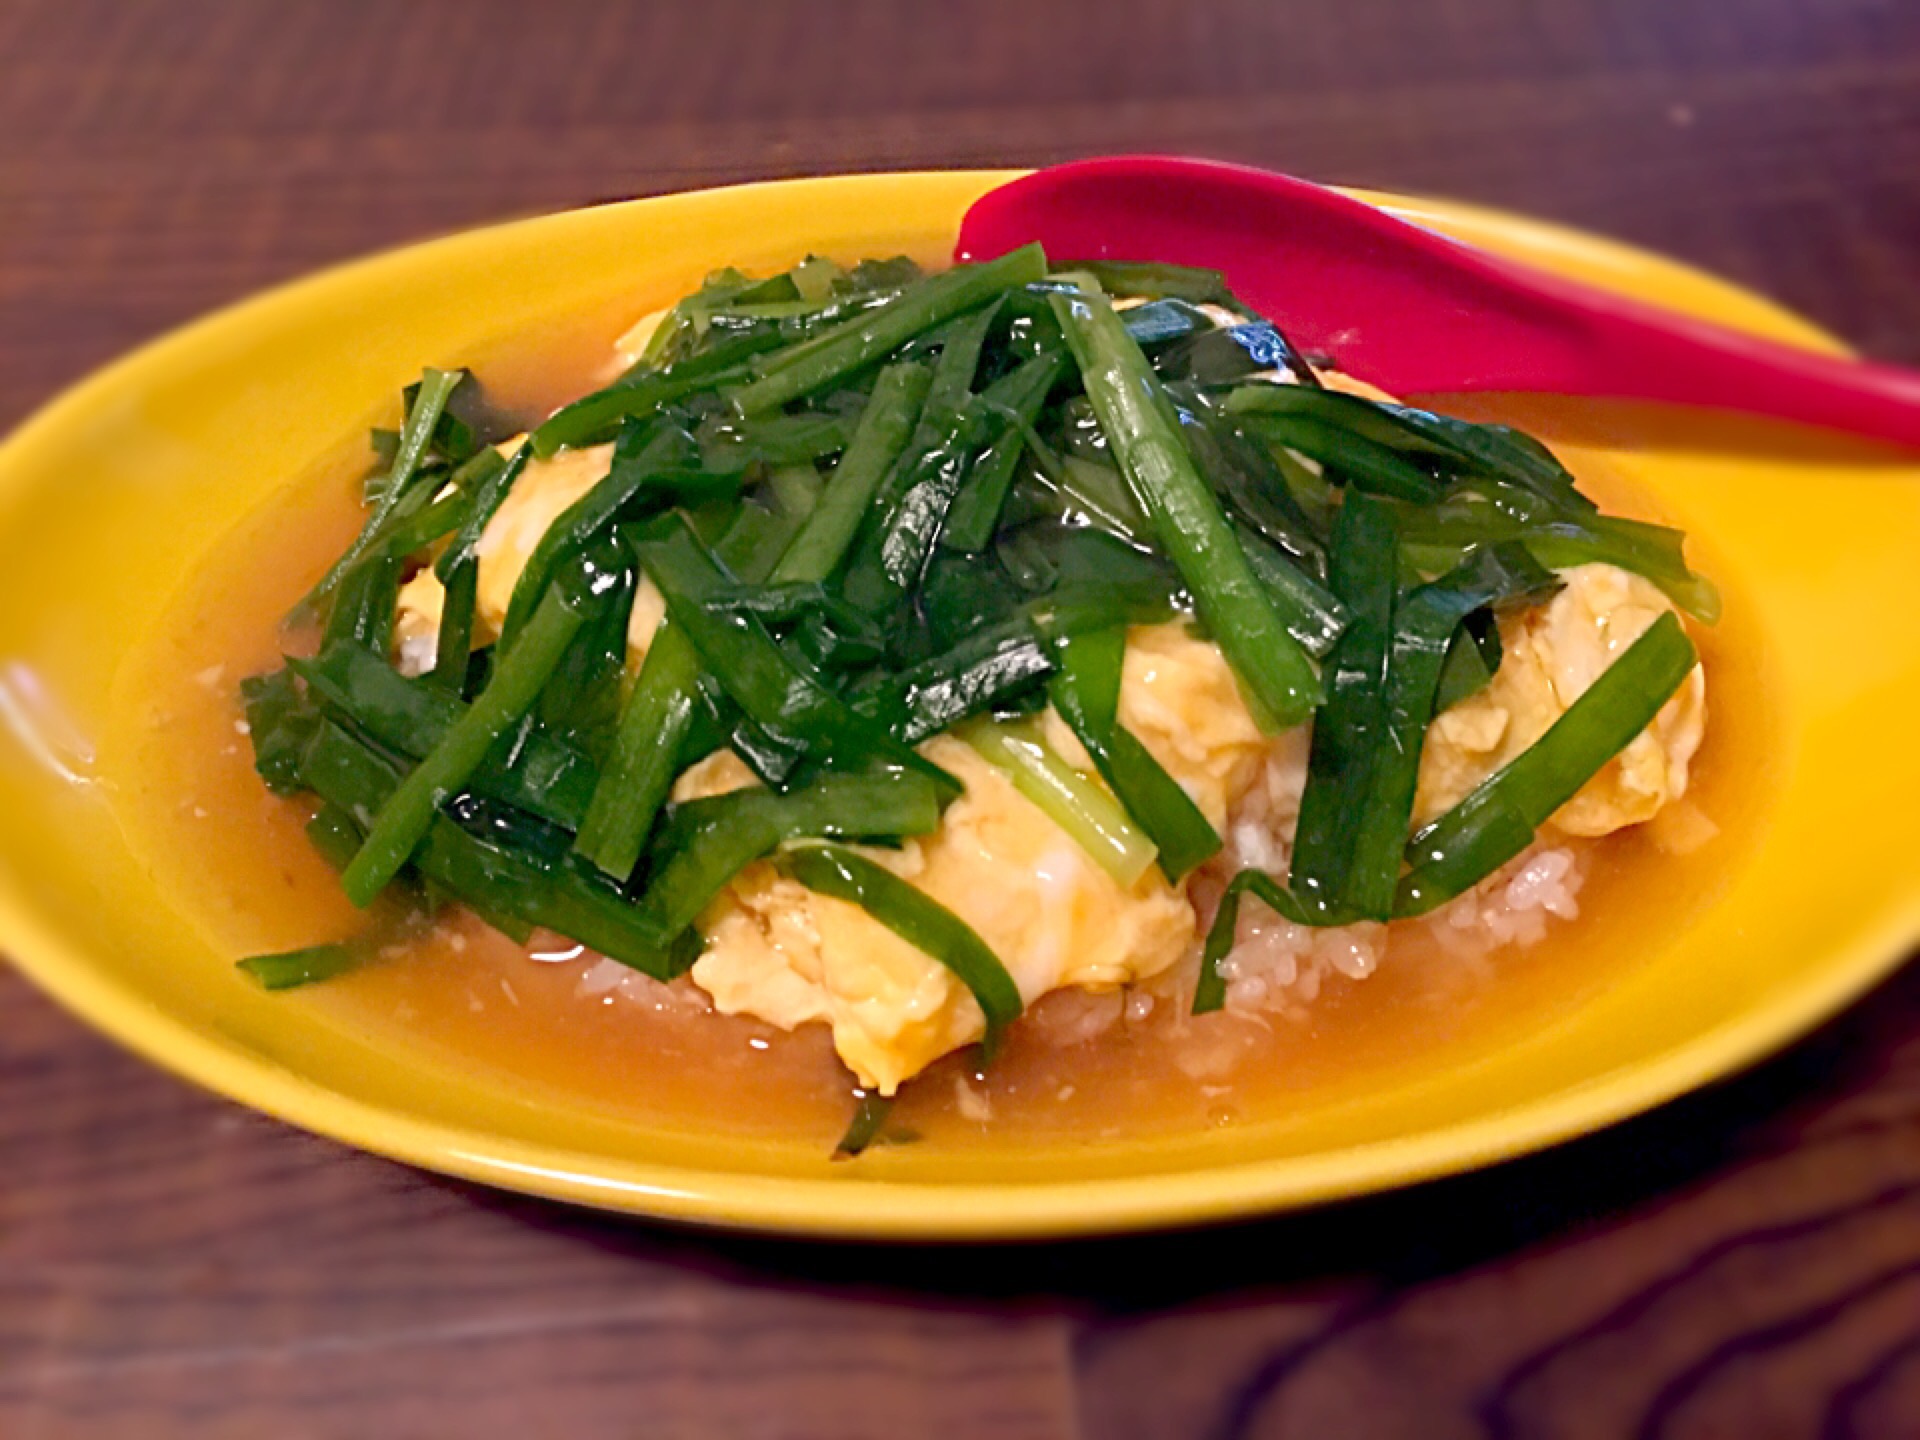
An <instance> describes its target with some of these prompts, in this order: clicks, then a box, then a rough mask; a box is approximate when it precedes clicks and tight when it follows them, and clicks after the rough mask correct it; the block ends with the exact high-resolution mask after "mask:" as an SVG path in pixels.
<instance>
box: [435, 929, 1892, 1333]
mask: <svg viewBox="0 0 1920 1440" xmlns="http://www.w3.org/2000/svg"><path fill="white" fill-rule="evenodd" d="M1916 1017H1920V965H1914V964H1909V965H1908V966H1907V967H1906V968H1905V969H1904V970H1902V971H1901V972H1899V973H1898V974H1897V975H1895V976H1894V977H1893V978H1892V979H1891V980H1889V981H1888V982H1886V983H1885V984H1883V985H1882V986H1880V987H1879V988H1878V989H1877V990H1875V991H1874V992H1872V993H1871V994H1870V995H1869V996H1868V997H1866V998H1865V999H1864V1000H1862V1001H1861V1002H1859V1003H1858V1004H1856V1005H1855V1006H1854V1007H1853V1008H1851V1009H1850V1010H1848V1011H1847V1012H1845V1013H1844V1014H1843V1015H1841V1016H1840V1017H1838V1018H1837V1019H1835V1020H1833V1021H1831V1022H1830V1023H1829V1024H1827V1025H1826V1026H1824V1027H1823V1028H1822V1029H1820V1030H1818V1031H1816V1032H1815V1033H1814V1034H1813V1035H1811V1036H1809V1037H1808V1038H1807V1039H1805V1040H1803V1041H1801V1042H1800V1043H1799V1044H1798V1045H1796V1046H1794V1047H1793V1048H1792V1049H1790V1050H1788V1051H1786V1052H1785V1053H1784V1054H1781V1055H1779V1056H1777V1057H1775V1058H1774V1059H1772V1060H1770V1061H1767V1062H1765V1063H1763V1064H1761V1065H1759V1066H1757V1067H1755V1068H1754V1069H1752V1070H1749V1071H1746V1072H1745V1073H1743V1074H1741V1075H1738V1076H1736V1077H1734V1078H1733V1079H1731V1080H1727V1081H1723V1082H1721V1083H1719V1084H1716V1085H1713V1086H1710V1087H1708V1088H1706V1089H1703V1090H1700V1091H1696V1092H1694V1093H1693V1094H1690V1095H1686V1096H1683V1097H1681V1098H1680V1099H1678V1100H1674V1101H1671V1102H1669V1103H1668V1104H1666V1105H1664V1106H1662V1107H1660V1108H1659V1109H1657V1110H1655V1111H1653V1112H1651V1113H1649V1114H1647V1115H1643V1116H1640V1117H1639V1118H1637V1119H1633V1120H1629V1121H1626V1122H1623V1123H1621V1124H1619V1125H1615V1126H1612V1127H1611V1128H1609V1129H1607V1130H1604V1131H1601V1132H1600V1133H1598V1134H1596V1135H1592V1136H1588V1137H1586V1138H1583V1139H1580V1140H1575V1141H1572V1142H1569V1143H1567V1144H1564V1145H1560V1146H1558V1147H1556V1148H1554V1149H1552V1150H1549V1151H1546V1152H1544V1153H1541V1154H1538V1155H1532V1156H1528V1157H1524V1158H1521V1159H1518V1160H1512V1161H1508V1162H1505V1163H1503V1164H1499V1165H1495V1166H1492V1167H1490V1168H1488V1169H1484V1170H1480V1171H1476V1172H1474V1173H1471V1174H1467V1175H1461V1176H1456V1177H1452V1178H1449V1179H1443V1180H1436V1181H1430V1182H1428V1183H1425V1184H1422V1185H1417V1186H1413V1187H1411V1188H1408V1189H1403V1190H1398V1191H1394V1192H1390V1193H1387V1194H1383V1195H1376V1196H1369V1197H1365V1198H1362V1199H1358V1200H1352V1201H1347V1202H1345V1203H1341V1204H1332V1205H1325V1206H1321V1207H1318V1208H1315V1209H1310V1210H1305V1211H1301V1212H1296V1213H1293V1214H1287V1215H1280V1216H1276V1217H1273V1218H1269V1219H1263V1220H1257V1221H1248V1222H1242V1223H1234V1224H1224V1225H1217V1226H1211V1227H1206V1228H1200V1229H1189V1230H1178V1231H1169V1232H1161V1233H1152V1234H1145V1235H1127V1236H1117V1237H1106V1238H1098V1239H1085V1240H1057V1239H1056V1240H1047V1241H1042V1242H1021V1243H992V1244H982V1243H966V1244H898V1243H868V1242H846V1241H822V1240H788V1239H780V1238H776V1237H767V1236H756V1235H734V1234H726V1233H721V1232H714V1231H702V1230H695V1229H689V1228H677V1227H665V1226H661V1225H658V1224H652V1223H648V1222H644V1221H637V1220H632V1219H628V1218H625V1217H621V1216H615V1215H608V1214H602V1213H599V1212H594V1211H585V1210H578V1209H574V1208H571V1207H568V1206H564V1205H560V1204H557V1203H554V1202H551V1201H545V1200H538V1199H534V1198H531V1197H526V1196H516V1195H509V1194H504V1193H501V1192H496V1191H491V1190H484V1189H481V1188H479V1187H476V1186H469V1185H465V1184H462V1183H461V1182H455V1181H443V1182H440V1183H443V1184H447V1185H449V1186H452V1187H454V1188H457V1189H460V1190H463V1191H465V1192H466V1193H467V1194H469V1195H470V1196H471V1198H472V1201H473V1203H474V1204H475V1205H477V1206H481V1207H484V1208H488V1209H493V1210H496V1211H501V1212H505V1213H507V1214H511V1215H515V1216H517V1217H518V1218H520V1219H522V1220H524V1221H525V1222H526V1223H528V1224H531V1225H538V1226H540V1227H542V1228H544V1229H546V1230H548V1231H550V1232H555V1233H560V1234H568V1235H572V1236H574V1237H576V1238H577V1239H578V1240H580V1241H581V1242H582V1243H585V1244H589V1245H594V1246H599V1247H602V1248H604V1249H606V1250H609V1251H612V1252H617V1253H619V1254H622V1255H625V1256H629V1257H631V1258H634V1259H638V1260H644V1261H646V1262H648V1263H652V1264H662V1265H670V1266H680V1267H685V1268H688V1269H691V1270H695V1271H698V1272H701V1273H704V1274H708V1275H711V1276H713V1277H714V1278H717V1279H723V1280H726V1281H729V1282H732V1283H736V1284H760V1285H773V1286H803V1287H806V1288H808V1289H815V1290H817V1289H823V1288H824V1289H833V1290H839V1291H842V1292H846V1293H852V1294H859V1295H862V1296H864V1297H865V1298H868V1299H875V1300H881V1301H885V1300H888V1299H893V1300H897V1301H899V1302H902V1303H908V1304H915V1305H928V1304H932V1305H952V1306H956V1307H962V1308H982V1307H984V1308H998V1307H1000V1306H1004V1305H1010V1304H1017V1305H1020V1306H1022V1307H1026V1306H1033V1305H1041V1306H1047V1307H1060V1308H1066V1309H1073V1310H1086V1311H1089V1312H1091V1313H1096V1314H1101V1313H1104V1314H1125V1313H1128V1312H1131V1311H1137V1310H1148V1309H1159V1308H1163V1307H1167V1306H1174V1305H1180V1304H1184V1303H1188V1302H1192V1301H1196V1300H1201V1299H1206V1298H1210V1297H1211V1298H1218V1297H1221V1296H1224V1295H1230V1294H1234V1293H1246V1292H1252V1291H1259V1290H1262V1289H1270V1288H1274V1287H1280V1286H1288V1287H1295V1286H1302V1285H1313V1284H1315V1283H1316V1282H1319V1283H1325V1282H1329V1281H1334V1280H1338V1279H1341V1278H1351V1277H1354V1276H1365V1277H1367V1278H1368V1279H1369V1280H1370V1281H1371V1283H1373V1284H1375V1285H1380V1284H1384V1285H1386V1286H1388V1287H1402V1286H1408V1285H1414V1284H1419V1283H1421V1282H1423V1281H1426V1280H1430V1279H1434V1278H1438V1277H1441V1276H1445V1275H1450V1274H1454V1273H1457V1272H1460V1271H1463V1270H1469V1269H1472V1268H1475V1267H1478V1266H1481V1265H1485V1264H1487V1263H1489V1262H1492V1261H1496V1260H1499V1259H1500V1258H1502V1257H1504V1256H1507V1255H1509V1254H1511V1253H1513V1252H1515V1251H1518V1250H1522V1249H1524V1248H1526V1247H1529V1246H1533V1245H1537V1244H1540V1243H1542V1242H1545V1241H1549V1240H1551V1239H1553V1238H1555V1237H1557V1236H1561V1235H1564V1234H1566V1233H1568V1232H1573V1231H1577V1230H1579V1229H1581V1228H1583V1227H1587V1226H1590V1225H1595V1224H1598V1223H1601V1222H1604V1221H1606V1220H1607V1219H1609V1218H1611V1217H1617V1216H1620V1215H1622V1214H1624V1213H1625V1212H1629V1211H1632V1210H1634V1209H1636V1208H1638V1207H1640V1206H1643V1205H1646V1204H1647V1203H1649V1202H1650V1201H1653V1200H1656V1199H1658V1198H1659V1197H1661V1196H1663V1195H1666V1194H1669V1193H1671V1192H1674V1191H1677V1190H1681V1189H1684V1188H1685V1187H1687V1186H1689V1185H1693V1184H1696V1183H1698V1182H1700V1181H1703V1180H1705V1179H1706V1178H1708V1177H1710V1176H1713V1175H1715V1174H1716V1173H1718V1172H1723V1171H1726V1170H1728V1169H1730V1168H1732V1167H1736V1166H1738V1165H1739V1164H1741V1163H1742V1162H1744V1161H1749V1160H1753V1159H1755V1158H1757V1157H1762V1156H1765V1155H1768V1154H1771V1153H1775V1152H1778V1151H1779V1150H1781V1149H1784V1148H1788V1147H1791V1146H1795V1145H1799V1146H1806V1145H1809V1144H1816V1143H1819V1139H1818V1138H1816V1137H1815V1136H1813V1135H1810V1134H1808V1133H1807V1132H1808V1129H1809V1127H1810V1125H1811V1123H1812V1122H1813V1121H1815V1120H1817V1119H1818V1118H1819V1117H1820V1116H1822V1115H1823V1114H1824V1113H1826V1112H1827V1111H1829V1110H1831V1109H1832V1108H1833V1107H1834V1105H1835V1102H1837V1101H1838V1100H1839V1099H1841V1098H1842V1097H1843V1096H1845V1095H1846V1094H1848V1093H1849V1092H1851V1091H1855V1090H1857V1089H1860V1088H1863V1087H1864V1086H1865V1085H1866V1084H1867V1083H1868V1081H1869V1080H1870V1079H1871V1077H1872V1076H1873V1075H1874V1074H1875V1073H1877V1072H1878V1071H1879V1070H1880V1069H1882V1068H1883V1067H1884V1065H1885V1063H1886V1061H1887V1058H1888V1055H1889V1052H1891V1051H1892V1050H1893V1049H1894V1048H1895V1047H1896V1046H1898V1045H1899V1043H1900V1042H1901V1040H1902V1039H1904V1038H1906V1037H1907V1036H1910V1035H1911V1034H1912V1033H1913V1032H1914V1031H1915V1029H1916V1028H1920V1027H1917V1025H1916ZM1872 1123H1874V1122H1873V1121H1871V1120H1866V1121H1861V1122H1855V1123H1851V1124H1850V1123H1847V1122H1846V1121H1845V1120H1844V1119H1841V1120H1838V1121H1836V1122H1833V1127H1832V1128H1830V1129H1829V1128H1825V1127H1823V1128H1822V1129H1821V1130H1820V1132H1819V1136H1820V1137H1823V1138H1835V1137H1837V1136H1838V1135H1841V1134H1852V1133H1853V1132H1854V1131H1855V1130H1857V1129H1858V1128H1859V1125H1860V1124H1872Z"/></svg>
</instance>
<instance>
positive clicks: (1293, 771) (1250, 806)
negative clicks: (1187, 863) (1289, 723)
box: [1193, 746, 1586, 1018]
mask: <svg viewBox="0 0 1920 1440" xmlns="http://www.w3.org/2000/svg"><path fill="white" fill-rule="evenodd" d="M1305 788H1306V756H1305V754H1304V750H1303V748H1302V747H1298V746H1277V747H1275V750H1274V753H1273V755H1272V756H1271V757H1270V758H1269V760H1268V762H1267V766H1266V770H1265V773H1264V774H1263V775H1262V776H1261V778H1260V780H1259V782H1258V783H1256V784H1255V785H1254V786H1253V787H1252V789H1251V790H1250V791H1249V792H1248V793H1247V795H1246V796H1245V797H1244V798H1243V799H1242V800H1241V802H1240V804H1239V806H1238V807H1237V808H1236V810H1235V812H1234V814H1233V816H1232V818H1231V820H1230V823H1229V825H1228V833H1227V837H1226V842H1227V843H1226V848H1225V850H1224V851H1223V853H1222V854H1221V856H1220V857H1219V858H1218V859H1217V860H1215V861H1214V862H1213V864H1212V865H1210V866H1209V867H1208V869H1207V870H1206V871H1205V872H1203V873H1202V874H1200V875H1198V876H1196V877H1195V879H1194V884H1193V891H1194V899H1195V902H1196V904H1197V905H1198V906H1199V907H1200V911H1201V914H1202V916H1203V917H1206V918H1208V919H1211V917H1212V914H1213V911H1214V909H1215V908H1216V907H1217V905H1218V903H1219V896H1220V894H1221V891H1222V889H1223V888H1224V886H1225V883H1226V879H1227V877H1228V876H1231V875H1232V874H1233V873H1234V872H1235V871H1237V870H1240V869H1243V868H1245V867H1248V866H1253V867H1256V868H1258V869H1261V870H1264V871H1266V872H1267V873H1269V874H1274V875H1284V874H1285V873H1286V871H1287V867H1288V864H1289V862H1290V860H1291V858H1292V835H1293V830H1294V826H1295V823H1296V822H1297V821H1298V819H1299V815H1300V796H1301V793H1302V792H1303V791H1304V790H1305ZM1585 860H1586V848H1585V847H1584V846H1583V847H1580V848H1572V847H1566V846H1556V845H1549V844H1544V843H1537V844H1535V845H1534V846H1533V847H1532V848H1531V849H1529V850H1528V851H1526V852H1525V853H1524V854H1522V855H1520V856H1518V857H1517V858H1515V859H1514V860H1513V861H1511V862H1509V863H1508V864H1507V865H1506V866H1504V867H1502V868H1501V869H1500V870H1499V871H1497V872H1495V873H1494V874H1493V875H1490V876H1488V877H1487V879H1485V880H1484V881H1482V882H1481V883H1480V884H1479V885H1478V886H1476V887H1475V888H1474V889H1472V890H1471V891H1469V892H1468V893H1466V894H1465V895H1462V896H1460V897H1459V898H1458V899H1455V900H1453V901H1451V902H1449V903H1448V904H1446V905H1443V906H1442V907H1441V908H1440V909H1439V910H1437V911H1435V912H1434V913H1433V914H1432V915H1429V916H1427V917H1426V918H1425V919H1423V920H1419V921H1412V922H1407V921H1402V922H1400V925H1398V926H1396V927H1394V929H1393V930H1392V931H1390V930H1389V929H1388V927H1387V926H1385V925H1380V924H1371V923H1367V924H1358V925H1344V926H1338V927H1333V928H1326V929H1312V928H1309V927H1306V926H1302V925H1294V924H1292V923H1290V922H1288V921H1286V920H1284V919H1282V918H1281V917H1280V916H1278V915H1276V914H1275V913H1274V912H1273V911H1272V910H1271V909H1269V908H1268V907H1267V906H1266V905H1265V904H1264V903H1263V902H1261V901H1260V900H1259V899H1258V898H1256V897H1253V896H1248V897H1247V898H1246V900H1245V901H1244V902H1243V903H1242V905H1241V907H1240V920H1239V925H1238V928H1237V929H1236V930H1235V933H1234V946H1233V949H1231V950H1230V951H1228V952H1227V956H1226V958H1225V959H1224V960H1223V961H1222V962H1221V967H1220V968H1221V971H1222V973H1223V974H1224V975H1225V976H1226V979H1227V1009H1228V1010H1229V1011H1230V1012H1233V1013H1235V1014H1238V1015H1242V1016H1246V1017H1249V1018H1251V1017H1258V1016H1289V1017H1292V1018H1299V1017H1301V1016H1302V1015H1303V1014H1304V1013H1305V1011H1306V1009H1307V1007H1308V1006H1310V1005H1311V1004H1313V1002H1314V1001H1315V1000H1316V999H1318V998H1319V996H1320V992H1321V991H1322V989H1323V988H1325V986H1326V985H1327V983H1328V982H1329V981H1330V980H1333V979H1335V978H1340V979H1345V980H1352V981H1358V980H1365V979H1366V978H1367V977H1368V976H1370V975H1372V974H1373V973H1374V972H1375V971H1376V970H1377V969H1379V968H1380V966H1381V965H1382V964H1383V963H1385V962H1387V960H1388V958H1389V952H1390V950H1391V948H1392V939H1391V937H1392V936H1393V935H1395V934H1399V933H1401V931H1402V929H1403V927H1406V926H1408V925H1415V926H1419V927H1420V928H1421V929H1423V930H1424V931H1425V932H1426V933H1427V934H1429V935H1431V936H1432V937H1433V939H1434V940H1435V941H1436V942H1437V943H1438V944H1439V945H1440V947H1441V948H1442V949H1444V950H1445V951H1446V952H1447V953H1448V954H1449V955H1451V956H1454V957H1457V958H1459V959H1461V960H1467V961H1471V960H1477V959H1484V958H1485V957H1486V956H1489V955H1491V954H1492V953H1493V952H1494V951H1496V950H1499V949H1501V948H1503V947H1505V946H1509V945H1512V946H1518V947H1524V946H1529V945H1533V944H1536V943H1538V942H1539V941H1540V940H1541V939H1543V938H1544V937H1545V936H1546V934H1547V930H1548V926H1549V923H1550V920H1551V919H1560V920H1571V919H1574V918H1575V917H1576V916H1577V915H1579V913H1580V906H1579V899H1578V897H1579V893H1580V887H1581V885H1582V883H1583V882H1584V880H1585V878H1586V867H1585Z"/></svg>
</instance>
